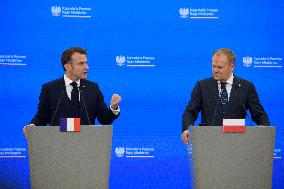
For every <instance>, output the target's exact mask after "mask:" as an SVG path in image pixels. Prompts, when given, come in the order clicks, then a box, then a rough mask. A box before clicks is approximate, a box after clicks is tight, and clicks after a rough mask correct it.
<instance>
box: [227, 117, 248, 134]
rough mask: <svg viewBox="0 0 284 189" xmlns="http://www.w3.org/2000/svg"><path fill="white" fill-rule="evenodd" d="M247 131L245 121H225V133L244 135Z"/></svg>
mask: <svg viewBox="0 0 284 189" xmlns="http://www.w3.org/2000/svg"><path fill="white" fill-rule="evenodd" d="M245 131H246V127H245V120H244V119H223V132H224V133H244V132H245Z"/></svg>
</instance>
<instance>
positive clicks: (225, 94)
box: [220, 82, 228, 116]
mask: <svg viewBox="0 0 284 189" xmlns="http://www.w3.org/2000/svg"><path fill="white" fill-rule="evenodd" d="M226 84H227V83H224V82H221V96H220V102H221V106H222V113H223V116H224V115H225V114H226V111H227V108H228V92H227V89H226Z"/></svg>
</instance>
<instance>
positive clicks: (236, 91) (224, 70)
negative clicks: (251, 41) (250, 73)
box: [181, 48, 270, 144]
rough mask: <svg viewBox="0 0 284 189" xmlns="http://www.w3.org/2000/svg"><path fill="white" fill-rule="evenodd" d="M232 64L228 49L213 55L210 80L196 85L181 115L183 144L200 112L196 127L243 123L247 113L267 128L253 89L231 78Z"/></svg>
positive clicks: (217, 51) (233, 56) (234, 58)
mask: <svg viewBox="0 0 284 189" xmlns="http://www.w3.org/2000/svg"><path fill="white" fill-rule="evenodd" d="M235 62H236V56H235V54H234V52H233V51H231V50H230V49H228V48H221V49H218V50H216V51H214V52H213V57H212V72H213V78H208V79H204V80H201V81H198V82H197V83H196V85H195V87H194V89H193V91H192V94H191V99H190V101H189V103H188V105H187V107H186V109H185V111H184V112H183V115H182V135H181V139H182V141H183V142H184V143H185V144H187V143H188V141H189V133H188V127H189V126H192V125H194V122H195V121H196V119H197V118H198V114H199V112H200V111H201V123H200V125H207V126H220V125H223V119H244V118H245V117H246V115H247V113H246V111H247V110H249V111H250V113H251V118H252V120H253V121H254V122H255V123H256V124H257V125H266V126H269V125H270V122H269V119H268V116H267V114H266V112H265V110H264V108H263V107H262V105H261V103H260V101H259V98H258V95H257V92H256V89H255V87H254V85H253V84H252V83H251V82H249V81H247V80H244V79H242V78H239V77H236V76H235V75H234V74H233V70H234V68H235Z"/></svg>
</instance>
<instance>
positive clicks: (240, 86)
mask: <svg viewBox="0 0 284 189" xmlns="http://www.w3.org/2000/svg"><path fill="white" fill-rule="evenodd" d="M233 86H234V88H235V89H236V90H238V89H240V88H242V87H243V86H244V85H243V84H240V83H239V84H233ZM236 95H237V97H238V98H239V99H240V101H241V105H242V107H243V109H244V111H245V113H246V116H245V117H248V120H249V123H250V126H252V121H251V119H250V116H248V112H247V110H246V107H245V105H244V103H243V101H242V98H241V96H240V94H239V93H238V94H237V93H236Z"/></svg>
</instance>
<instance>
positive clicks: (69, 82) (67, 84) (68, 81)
mask: <svg viewBox="0 0 284 189" xmlns="http://www.w3.org/2000/svg"><path fill="white" fill-rule="evenodd" d="M64 82H65V86H69V85H70V84H71V83H72V82H73V81H72V80H71V79H70V78H68V77H67V76H66V74H64ZM76 83H77V85H78V86H80V79H79V80H78V81H76Z"/></svg>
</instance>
